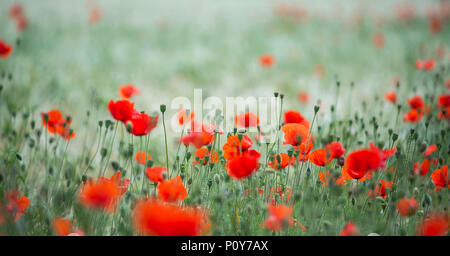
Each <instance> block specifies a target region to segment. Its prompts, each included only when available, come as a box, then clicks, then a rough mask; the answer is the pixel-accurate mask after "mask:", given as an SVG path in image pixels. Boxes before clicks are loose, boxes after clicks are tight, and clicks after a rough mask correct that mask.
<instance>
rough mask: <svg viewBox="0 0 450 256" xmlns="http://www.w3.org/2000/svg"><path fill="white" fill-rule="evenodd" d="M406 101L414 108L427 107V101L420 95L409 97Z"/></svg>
mask: <svg viewBox="0 0 450 256" xmlns="http://www.w3.org/2000/svg"><path fill="white" fill-rule="evenodd" d="M406 103H408V105H409V106H410V107H411V108H412V109H423V108H424V107H425V101H424V100H423V98H422V97H421V96H419V95H416V96H414V97H412V98H409V99H407V100H406Z"/></svg>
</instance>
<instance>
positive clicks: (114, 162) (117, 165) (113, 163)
mask: <svg viewBox="0 0 450 256" xmlns="http://www.w3.org/2000/svg"><path fill="white" fill-rule="evenodd" d="M111 167H112V168H113V170H114V171H117V170H119V168H120V165H119V163H118V162H116V161H112V162H111Z"/></svg>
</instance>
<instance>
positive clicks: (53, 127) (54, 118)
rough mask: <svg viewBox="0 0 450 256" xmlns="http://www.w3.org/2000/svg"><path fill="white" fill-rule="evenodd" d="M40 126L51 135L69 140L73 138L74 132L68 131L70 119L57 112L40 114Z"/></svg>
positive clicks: (51, 111)
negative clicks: (57, 135)
mask: <svg viewBox="0 0 450 256" xmlns="http://www.w3.org/2000/svg"><path fill="white" fill-rule="evenodd" d="M46 116H47V118H48V119H47V120H46ZM41 118H42V124H43V125H44V127H47V130H48V131H49V132H50V133H52V134H55V133H56V134H59V135H61V136H62V137H63V138H64V139H66V140H70V139H72V138H74V137H75V132H73V130H71V129H70V124H71V123H72V118H70V117H66V118H64V117H63V115H62V114H61V112H60V111H59V110H56V109H54V110H50V111H49V112H47V113H41Z"/></svg>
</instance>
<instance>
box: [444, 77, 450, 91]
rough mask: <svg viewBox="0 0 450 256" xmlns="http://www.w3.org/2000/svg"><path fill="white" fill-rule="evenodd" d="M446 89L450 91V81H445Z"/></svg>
mask: <svg viewBox="0 0 450 256" xmlns="http://www.w3.org/2000/svg"><path fill="white" fill-rule="evenodd" d="M445 88H447V90H450V79H447V80H445Z"/></svg>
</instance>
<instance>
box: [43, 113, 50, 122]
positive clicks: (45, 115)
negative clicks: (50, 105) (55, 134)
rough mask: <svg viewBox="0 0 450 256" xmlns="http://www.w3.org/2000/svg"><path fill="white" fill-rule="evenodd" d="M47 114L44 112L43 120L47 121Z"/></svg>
mask: <svg viewBox="0 0 450 256" xmlns="http://www.w3.org/2000/svg"><path fill="white" fill-rule="evenodd" d="M48 118H49V117H48V114H47V113H44V120H45V122H48Z"/></svg>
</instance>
